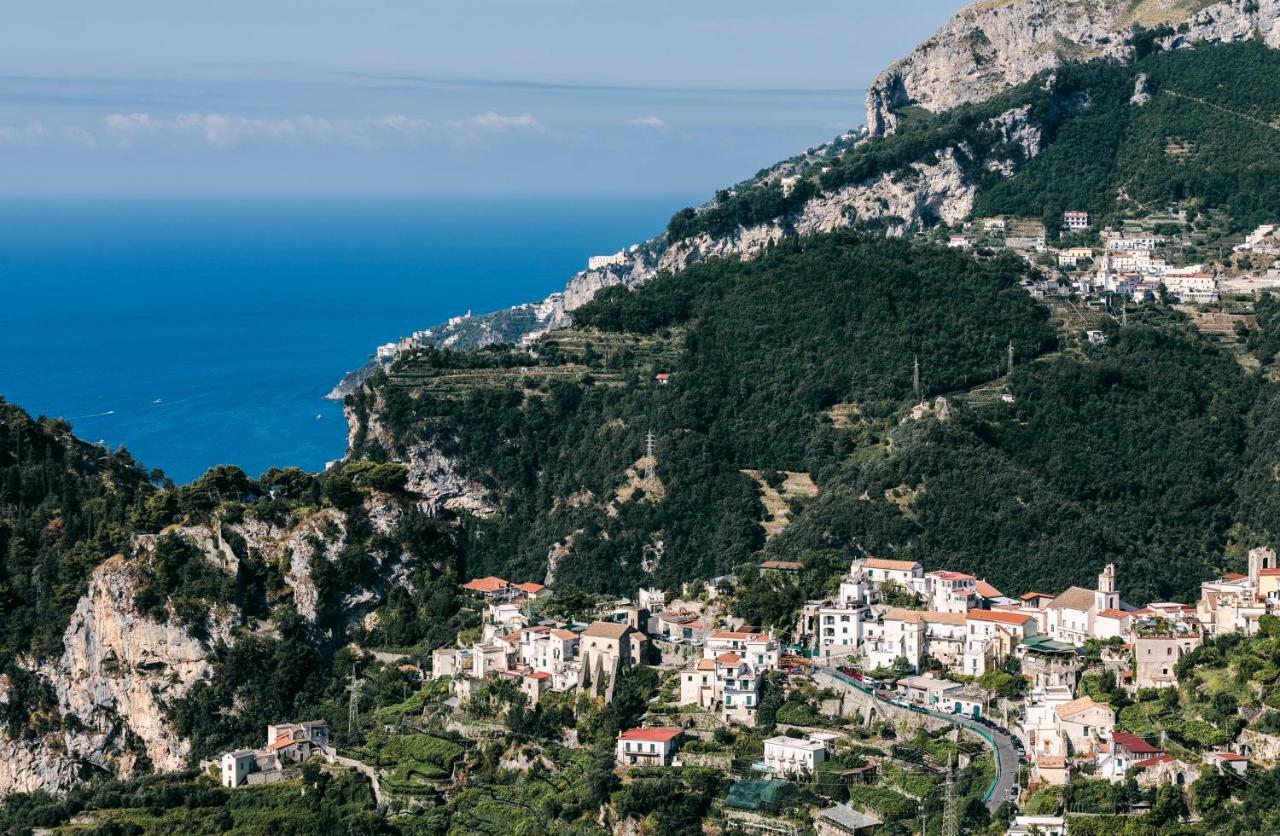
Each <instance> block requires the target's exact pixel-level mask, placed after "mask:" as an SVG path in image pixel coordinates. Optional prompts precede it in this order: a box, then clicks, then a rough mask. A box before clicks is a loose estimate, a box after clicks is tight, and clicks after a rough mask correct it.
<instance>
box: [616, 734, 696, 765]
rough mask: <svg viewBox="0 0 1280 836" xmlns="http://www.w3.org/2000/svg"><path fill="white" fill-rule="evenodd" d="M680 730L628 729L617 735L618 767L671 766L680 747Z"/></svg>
mask: <svg viewBox="0 0 1280 836" xmlns="http://www.w3.org/2000/svg"><path fill="white" fill-rule="evenodd" d="M683 733H684V732H683V730H681V729H669V728H652V729H628V730H627V731H624V732H620V733H619V734H618V745H617V753H616V757H617V762H618V765H619V766H671V762H672V760H673V759H674V757H675V753H676V749H678V748H679V747H680V737H681V735H682V734H683Z"/></svg>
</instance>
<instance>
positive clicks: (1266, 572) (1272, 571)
mask: <svg viewBox="0 0 1280 836" xmlns="http://www.w3.org/2000/svg"><path fill="white" fill-rule="evenodd" d="M1258 574H1260V575H1280V569H1259V570H1258Z"/></svg>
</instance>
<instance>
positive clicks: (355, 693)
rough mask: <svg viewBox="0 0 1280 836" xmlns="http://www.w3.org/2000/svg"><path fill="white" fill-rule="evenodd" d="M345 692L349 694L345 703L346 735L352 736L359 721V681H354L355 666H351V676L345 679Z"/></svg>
mask: <svg viewBox="0 0 1280 836" xmlns="http://www.w3.org/2000/svg"><path fill="white" fill-rule="evenodd" d="M347 690H348V691H350V692H351V697H350V702H348V703H347V735H348V736H353V735H354V734H355V730H356V726H357V724H358V722H359V720H360V680H358V679H356V668H355V665H352V666H351V675H350V676H348V677H347Z"/></svg>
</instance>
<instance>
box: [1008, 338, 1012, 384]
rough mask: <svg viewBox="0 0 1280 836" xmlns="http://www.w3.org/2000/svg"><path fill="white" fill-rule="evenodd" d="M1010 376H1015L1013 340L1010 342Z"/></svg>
mask: <svg viewBox="0 0 1280 836" xmlns="http://www.w3.org/2000/svg"><path fill="white" fill-rule="evenodd" d="M1009 376H1010V377H1012V376H1013V340H1010V341H1009Z"/></svg>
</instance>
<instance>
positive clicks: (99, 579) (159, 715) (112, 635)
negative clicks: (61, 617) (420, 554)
mask: <svg viewBox="0 0 1280 836" xmlns="http://www.w3.org/2000/svg"><path fill="white" fill-rule="evenodd" d="M364 510H365V513H366V514H367V516H368V519H369V522H370V524H371V525H372V526H373V528H374V529H375V530H376V531H378V532H379V533H381V534H384V535H386V534H389V533H391V532H392V530H394V528H395V527H396V525H397V523H398V522H399V520H400V518H401V515H402V513H403V507H402V505H401V503H400V502H399V501H398V500H394V499H392V498H390V497H389V496H386V495H381V494H377V493H374V494H373V495H372V496H371V497H370V498H369V499H368V500H367V502H366V507H365V509H364ZM224 528H225V530H227V531H229V532H233V533H234V534H235V535H236V536H237V537H239V538H242V540H243V549H244V550H246V551H247V552H252V553H256V554H257V555H259V556H260V557H261V558H262V559H264V560H266V561H268V562H270V563H273V564H274V565H276V566H278V567H280V570H281V575H282V577H283V579H284V582H285V583H286V584H287V585H288V587H289V592H290V593H291V599H292V602H293V605H294V607H295V608H296V609H297V611H298V613H299V614H300V615H301V616H302V617H303V618H306V619H308V620H313V621H314V620H315V619H316V617H317V616H316V609H317V604H318V593H317V589H316V586H315V583H314V582H313V581H312V570H313V566H314V565H315V563H316V561H320V560H334V559H336V557H337V555H339V554H340V553H341V552H342V550H343V549H344V548H345V546H346V545H347V541H348V536H349V534H348V531H347V523H346V520H345V518H344V515H343V514H341V513H340V512H338V511H336V510H334V509H331V508H330V509H325V510H322V511H319V512H316V513H314V514H311V515H309V516H307V517H306V518H304V519H301V520H298V521H293V522H290V523H288V524H281V523H277V522H271V521H266V520H261V519H258V518H256V517H253V516H252V515H244V516H243V517H241V518H238V519H236V520H235V521H234V522H230V521H224V520H222V519H221V518H217V517H215V521H214V522H212V523H210V524H207V525H188V526H174V527H172V528H170V529H168V530H167V531H166V532H165V533H166V534H172V535H176V536H179V537H182V538H183V539H185V540H187V541H188V542H190V543H191V544H192V545H194V546H195V547H196V548H197V549H198V550H199V551H200V553H201V555H202V557H203V559H205V560H207V561H209V562H210V563H211V564H213V565H214V566H217V567H218V568H219V569H220V570H221V571H224V572H226V573H227V574H228V575H235V573H236V571H237V569H238V567H239V562H240V557H238V556H237V553H236V549H233V548H232V546H231V544H230V543H229V542H227V540H226V539H224V537H223V531H224ZM228 536H230V535H228ZM156 541H157V537H156V536H155V535H138V536H135V537H134V538H133V541H132V545H131V548H130V550H129V553H128V554H127V555H117V556H115V557H112V558H110V559H109V560H106V561H104V562H103V563H101V564H100V565H99V566H97V567H96V568H95V569H94V571H93V574H92V575H91V577H90V579H89V584H88V588H87V590H86V591H85V593H84V594H83V595H82V596H81V598H80V600H79V602H78V603H77V605H76V608H75V610H74V612H73V613H72V616H71V619H70V621H69V623H68V624H67V628H66V631H65V633H64V635H63V651H62V654H61V656H59V657H57V658H54V659H50V660H48V661H45V662H43V663H39V664H38V663H36V662H34V661H31V660H26V661H24V662H23V665H24V667H26V668H27V669H28V670H30V671H31V672H32V673H33V674H35V675H36V676H38V677H39V678H40V680H42V682H43V683H44V684H45V685H46V686H47V687H48V688H49V689H50V690H51V691H52V692H53V694H54V695H55V696H56V702H57V714H58V718H57V722H56V725H57V726H58V730H57V731H54V732H50V733H47V734H44V735H42V736H31V737H25V738H18V737H14V736H7V735H5V734H3V733H0V797H3V796H4V795H6V794H8V793H11V792H30V791H34V790H44V791H47V792H51V793H62V792H65V791H67V790H68V789H70V788H71V787H73V786H75V784H76V783H77V782H78V781H79V780H81V779H82V778H83V777H84V776H85V775H87V774H91V773H93V772H109V773H113V774H117V775H121V776H127V775H130V774H132V773H134V772H135V771H136V770H137V769H138V768H139V767H140V766H141V765H142V763H143V756H145V759H146V761H149V762H150V764H151V765H152V766H153V767H154V768H155V769H157V770H176V769H182V768H184V767H185V766H186V763H187V760H188V755H189V752H190V745H189V743H188V742H187V741H186V740H184V739H183V738H182V737H181V736H180V735H178V734H177V732H176V731H175V730H174V728H173V726H172V724H171V723H170V721H169V719H168V712H169V709H170V708H171V707H172V706H173V704H174V703H175V701H177V700H178V699H180V698H181V697H182V696H183V695H185V694H186V693H187V692H188V691H189V690H190V689H191V687H192V686H193V685H194V684H195V683H196V682H198V681H200V680H202V679H205V678H207V677H208V676H210V675H211V674H212V672H213V663H212V656H213V651H214V649H215V648H216V647H217V646H218V645H219V644H221V643H228V644H230V643H234V642H235V641H237V639H238V637H239V636H240V635H242V633H241V632H238V631H236V630H234V629H233V627H234V626H235V625H238V624H240V623H241V621H242V620H243V619H242V618H241V614H240V613H239V612H238V611H237V610H236V609H235V607H234V606H232V605H229V604H225V603H219V604H212V605H211V606H210V607H209V612H210V617H209V621H208V627H207V633H205V634H202V635H200V636H196V635H194V634H193V632H192V631H190V630H188V629H187V628H186V627H185V626H184V625H183V623H182V622H181V620H180V619H178V618H176V617H175V616H174V615H173V613H170V616H169V618H168V619H166V620H165V621H164V622H163V623H162V622H159V621H157V620H155V619H154V618H153V617H151V616H150V615H147V614H144V613H141V612H139V611H138V609H137V607H135V605H134V597H135V594H136V591H137V589H138V587H139V581H138V578H139V572H140V571H141V570H142V568H143V567H144V566H145V565H146V561H148V560H149V559H150V556H151V554H152V552H153V551H154V549H155V545H156ZM372 557H374V558H375V559H376V560H378V562H379V572H378V574H379V584H378V585H377V586H378V588H374V589H363V590H359V591H357V592H353V593H352V594H351V595H348V596H346V597H345V598H344V599H343V600H342V602H341V609H342V611H343V612H345V613H347V614H348V615H349V617H350V618H351V620H353V621H355V620H358V619H361V618H363V617H364V616H366V615H367V614H368V613H369V612H370V611H371V610H372V609H374V608H375V607H376V606H377V604H378V602H379V601H380V600H381V599H382V596H384V595H385V594H386V592H387V590H388V589H389V588H390V587H391V586H392V585H395V584H400V585H405V586H408V580H407V578H406V577H405V572H404V570H403V567H401V566H400V565H399V563H398V562H397V561H396V560H394V559H393V556H392V555H388V554H381V553H375V554H373V555H372ZM257 627H265V628H266V629H269V627H268V626H267V624H266V623H265V622H264V623H263V624H260V625H257ZM250 628H251V629H254V628H255V625H252V624H251V625H250ZM6 699H7V688H5V687H3V683H0V702H4V701H5V700H6Z"/></svg>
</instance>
